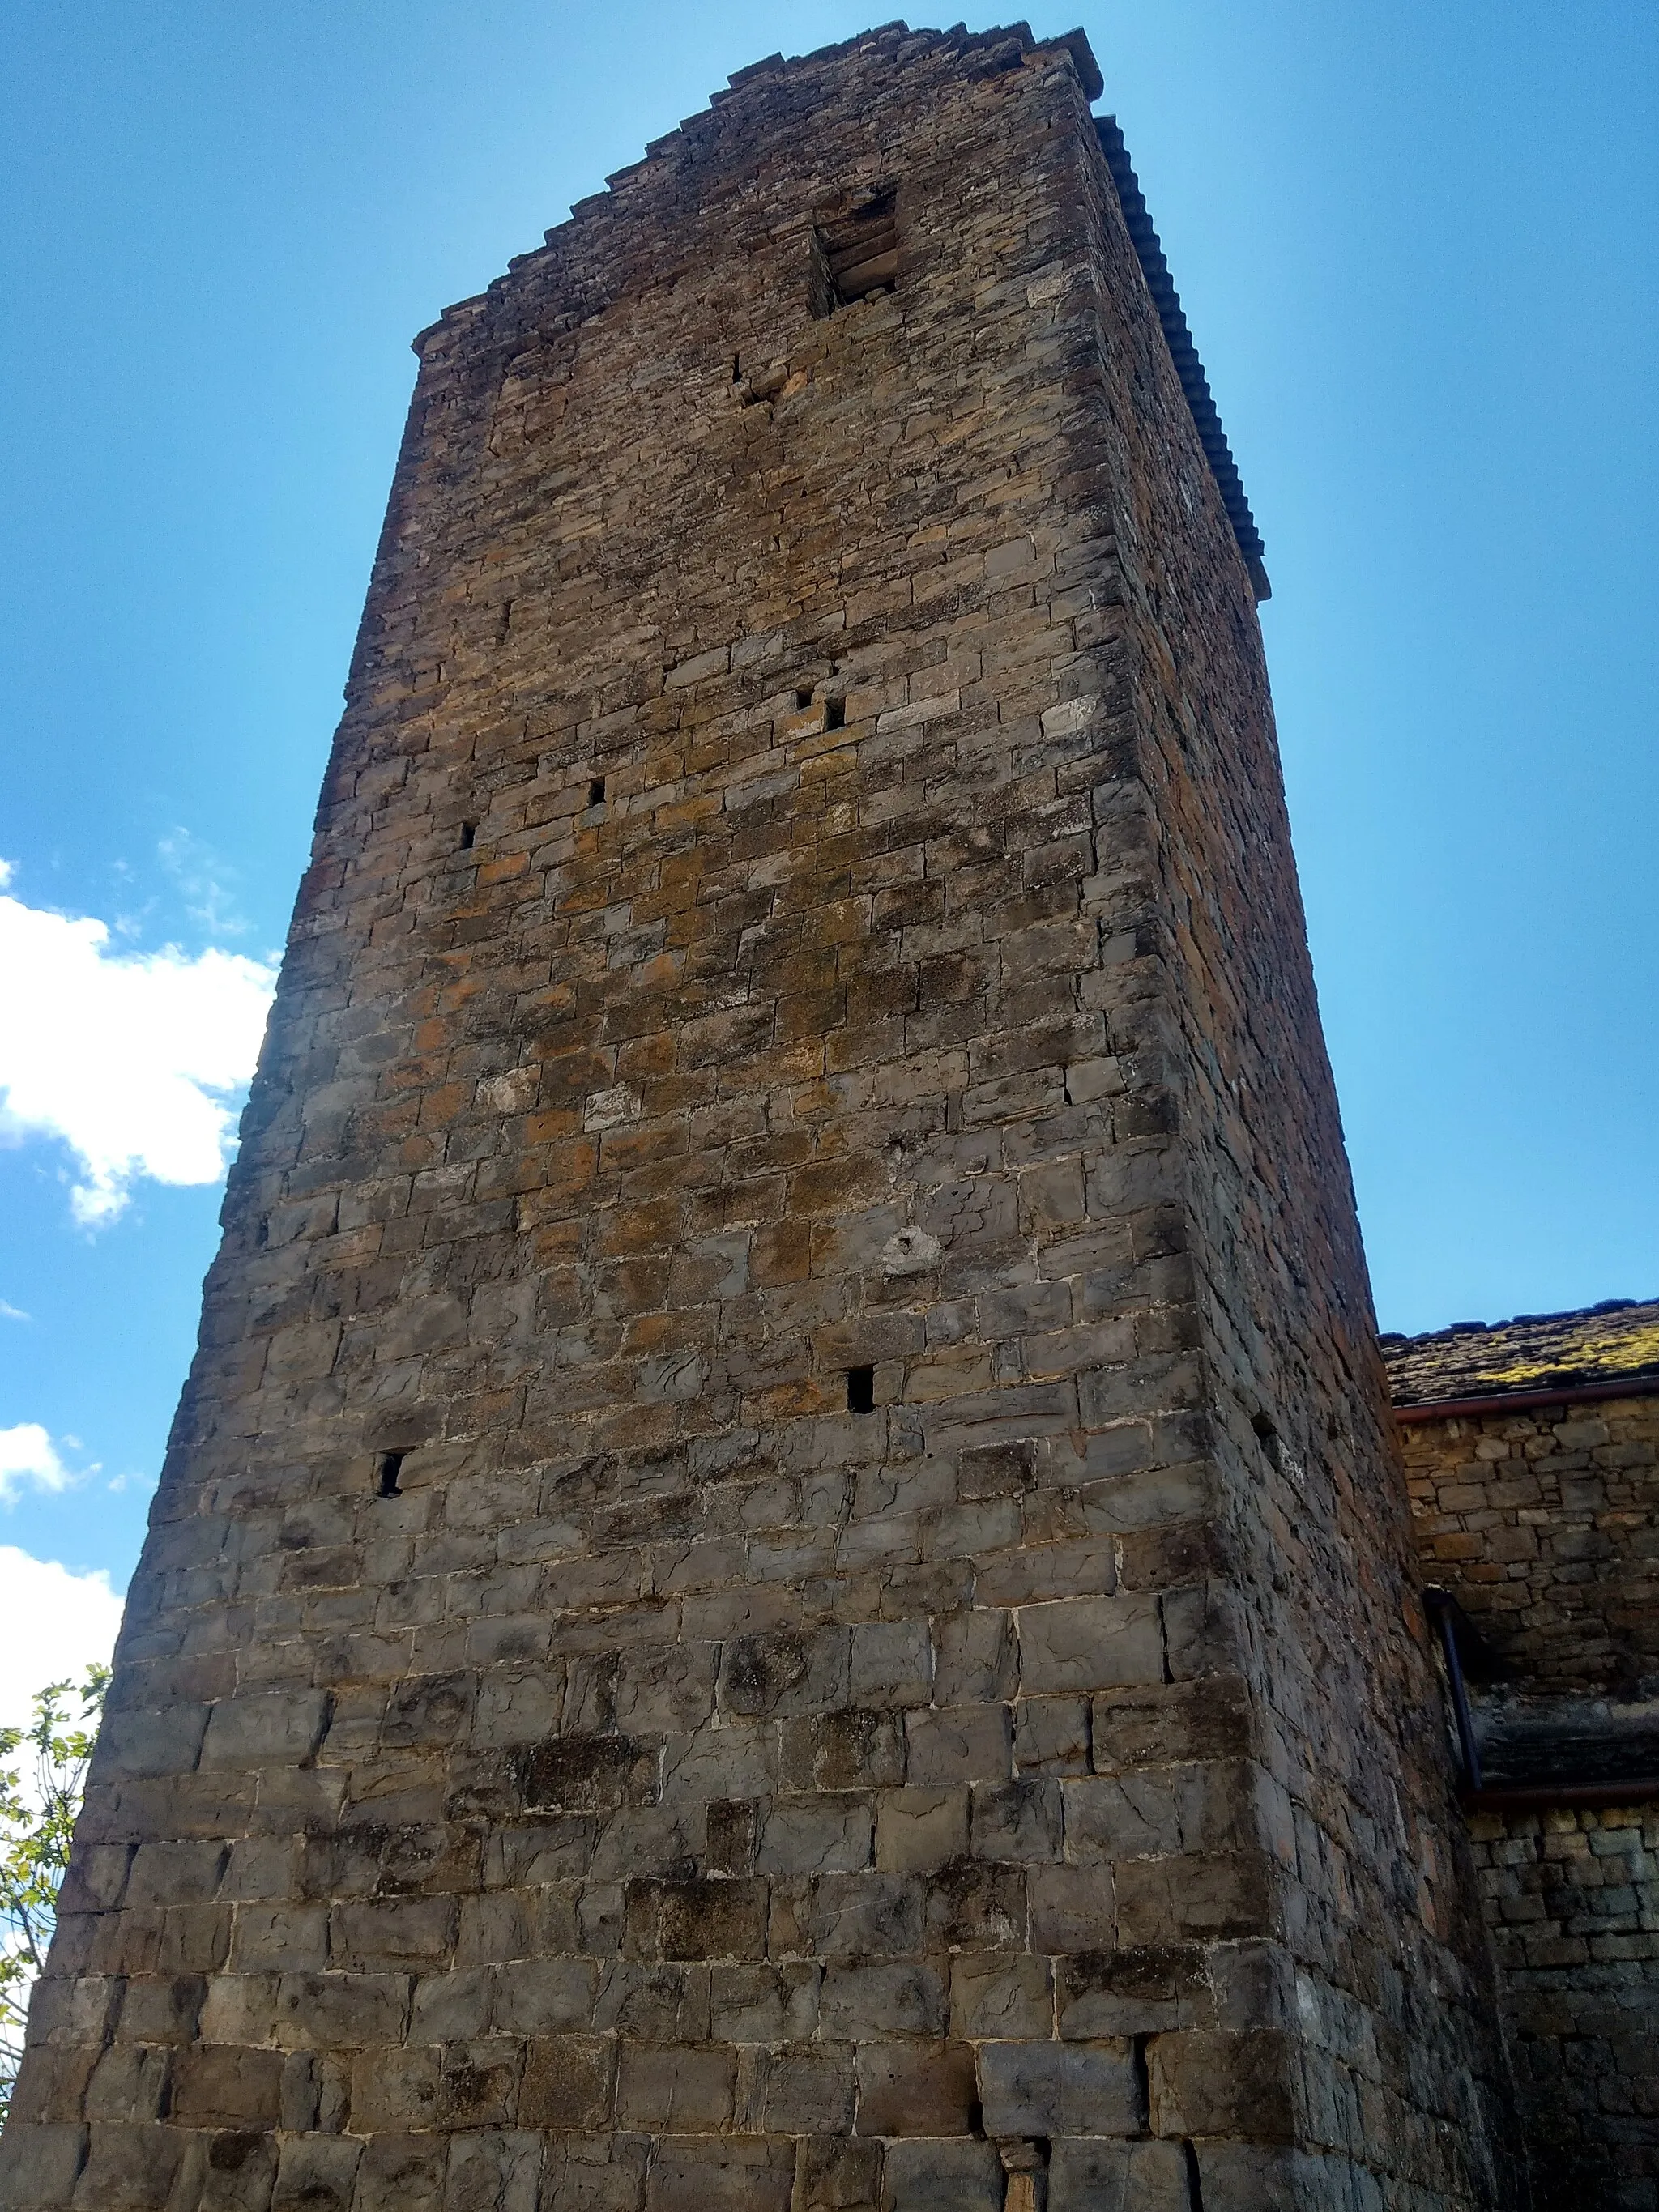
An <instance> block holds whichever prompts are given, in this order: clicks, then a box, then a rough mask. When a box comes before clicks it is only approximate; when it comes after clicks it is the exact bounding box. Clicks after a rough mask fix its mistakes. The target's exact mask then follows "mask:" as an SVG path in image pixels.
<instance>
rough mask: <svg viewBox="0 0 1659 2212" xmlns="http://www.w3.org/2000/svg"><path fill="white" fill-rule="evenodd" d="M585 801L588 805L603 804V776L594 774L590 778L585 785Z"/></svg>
mask: <svg viewBox="0 0 1659 2212" xmlns="http://www.w3.org/2000/svg"><path fill="white" fill-rule="evenodd" d="M587 803H588V805H590V806H603V805H605V778H604V777H603V776H602V775H596V776H594V777H592V779H591V780H590V781H589V783H588V787H587Z"/></svg>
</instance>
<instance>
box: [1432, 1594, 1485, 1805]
mask: <svg viewBox="0 0 1659 2212" xmlns="http://www.w3.org/2000/svg"><path fill="white" fill-rule="evenodd" d="M1423 1601H1424V1603H1425V1605H1426V1606H1427V1607H1428V1608H1429V1611H1430V1612H1431V1613H1432V1614H1433V1615H1434V1623H1435V1626H1436V1627H1437V1629H1438V1630H1439V1631H1440V1649H1441V1650H1442V1651H1443V1653H1444V1654H1445V1659H1446V1676H1447V1680H1449V1682H1450V1684H1451V1698H1452V1715H1453V1717H1454V1719H1455V1721H1456V1723H1457V1748H1458V1750H1459V1752H1460V1753H1461V1754H1462V1760H1463V1782H1464V1786H1465V1787H1466V1788H1468V1789H1470V1790H1478V1789H1479V1788H1480V1745H1479V1744H1478V1743H1477V1742H1476V1741H1475V1740H1474V1717H1473V1715H1472V1714H1471V1713H1470V1711H1469V1700H1468V1692H1467V1691H1466V1690H1465V1689H1464V1687H1463V1662H1462V1660H1461V1659H1460V1658H1459V1657H1458V1656H1457V1627H1456V1620H1455V1615H1456V1612H1457V1601H1456V1600H1455V1598H1454V1597H1453V1596H1452V1595H1451V1593H1450V1592H1449V1590H1443V1589H1433V1588H1432V1587H1431V1588H1430V1589H1425V1591H1424V1593H1423Z"/></svg>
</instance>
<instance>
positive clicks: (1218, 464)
mask: <svg viewBox="0 0 1659 2212" xmlns="http://www.w3.org/2000/svg"><path fill="white" fill-rule="evenodd" d="M1095 130H1096V131H1097V134H1098V137H1099V139H1100V144H1101V150H1102V152H1103V154H1104V155H1105V156H1106V166H1107V167H1108V168H1109V169H1110V171H1111V173H1112V181H1113V183H1114V184H1115V185H1116V186H1117V196H1118V198H1119V200H1120V201H1121V203H1122V206H1123V219H1124V222H1126V223H1127V225H1128V229H1129V238H1130V241H1131V243H1132V244H1133V246H1134V250H1135V258H1137V260H1139V264H1140V269H1141V274H1142V275H1143V276H1145V277H1146V289H1147V290H1148V291H1149V292H1150V293H1151V294H1152V305H1153V306H1154V307H1156V308H1157V310H1158V320H1159V322H1160V323H1162V325H1164V337H1165V338H1166V339H1167V340H1168V342H1169V347H1170V359H1171V360H1172V361H1173V362H1174V363H1175V366H1176V375H1177V376H1178V377H1179V378H1180V379H1181V388H1182V391H1183V392H1185V393H1186V395H1187V404H1188V407H1189V408H1191V410H1192V414H1193V422H1194V425H1195V426H1196V428H1197V430H1198V435H1199V442H1200V444H1201V445H1202V447H1203V448H1204V451H1205V454H1206V457H1207V459H1208V460H1209V464H1210V469H1211V471H1212V474H1213V476H1214V477H1215V480H1216V485H1217V488H1218V490H1219V491H1220V494H1221V503H1222V505H1223V506H1224V507H1225V508H1226V510H1227V520H1229V521H1230V522H1231V524H1232V526H1233V536H1234V537H1235V538H1237V540H1238V550H1239V551H1240V552H1241V553H1242V554H1243V556H1244V565H1245V567H1246V568H1248V569H1249V572H1250V582H1251V585H1252V586H1253V587H1254V588H1255V595H1256V598H1257V599H1271V598H1272V596H1273V587H1272V586H1271V585H1270V584H1269V583H1268V581H1267V569H1266V568H1264V567H1263V566H1262V555H1263V552H1264V550H1265V549H1264V547H1263V545H1262V543H1261V532H1260V531H1259V530H1258V529H1257V528H1256V526H1255V516H1254V515H1253V514H1252V513H1250V502H1249V500H1248V499H1246V498H1245V496H1244V485H1243V480H1242V479H1241V477H1240V476H1239V473H1238V469H1237V465H1236V463H1235V462H1234V460H1233V454H1232V448H1231V446H1229V444H1228V443H1227V434H1226V432H1225V430H1224V429H1223V428H1222V427H1221V417H1220V416H1219V415H1218V413H1217V412H1216V404H1215V401H1214V399H1213V398H1212V396H1211V392H1210V380H1209V379H1208V377H1206V375H1205V374H1204V364H1203V362H1201V361H1200V359H1199V357H1198V349H1197V347H1196V346H1194V343H1193V334H1192V332H1191V331H1189V330H1188V327H1187V317H1186V315H1185V313H1184V312H1183V311H1182V305H1181V295H1180V294H1179V293H1178V292H1177V291H1176V288H1175V285H1174V283H1173V282H1172V280H1171V278H1170V264H1169V263H1168V262H1167V261H1166V260H1165V259H1164V248H1163V247H1162V246H1160V245H1159V244H1158V233H1157V231H1156V230H1154V228H1152V217H1151V216H1150V215H1148V213H1147V212H1146V199H1145V197H1144V196H1143V194H1142V192H1141V189H1140V184H1139V179H1137V177H1136V175H1135V172H1134V164H1133V162H1132V161H1130V159H1129V149H1128V148H1127V146H1126V145H1125V144H1124V143H1123V133H1122V131H1121V130H1120V129H1119V128H1118V121H1117V118H1116V116H1115V115H1098V116H1097V117H1096V118H1095Z"/></svg>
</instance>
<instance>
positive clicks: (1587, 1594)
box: [1401, 1395, 1659, 1695]
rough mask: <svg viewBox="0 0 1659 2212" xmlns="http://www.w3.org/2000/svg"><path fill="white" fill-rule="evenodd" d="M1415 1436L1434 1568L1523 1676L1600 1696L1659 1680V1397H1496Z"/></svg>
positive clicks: (1541, 1686) (1425, 1539)
mask: <svg viewBox="0 0 1659 2212" xmlns="http://www.w3.org/2000/svg"><path fill="white" fill-rule="evenodd" d="M1423 1410H1424V1411H1425V1412H1426V1411H1427V1410H1428V1409H1427V1408H1426V1407H1425V1408H1424V1409H1423ZM1401 1442H1402V1445H1403V1448H1404V1450H1405V1455H1406V1473H1407V1481H1408V1483H1409V1484H1410V1487H1411V1499H1412V1513H1413V1521H1414V1525H1415V1528H1416V1530H1417V1539H1418V1546H1419V1551H1420V1553H1421V1554H1422V1559H1423V1566H1424V1572H1425V1575H1426V1576H1427V1577H1429V1579H1430V1580H1431V1581H1433V1582H1437V1583H1441V1584H1442V1585H1443V1587H1444V1588H1446V1589H1449V1590H1451V1591H1452V1592H1453V1593H1454V1594H1455V1596H1456V1597H1457V1599H1458V1601H1459V1602H1460V1603H1461V1604H1462V1607H1464V1609H1465V1611H1466V1612H1467V1613H1468V1615H1469V1617H1470V1619H1471V1620H1473V1621H1474V1622H1475V1623H1476V1624H1477V1626H1479V1628H1480V1632H1481V1633H1482V1635H1483V1636H1484V1637H1486V1639H1487V1640H1488V1642H1489V1643H1490V1644H1492V1647H1493V1649H1494V1650H1495V1651H1496V1652H1497V1653H1498V1656H1499V1657H1500V1658H1501V1659H1502V1661H1503V1662H1504V1664H1505V1666H1506V1667H1507V1668H1510V1670H1511V1671H1512V1673H1513V1674H1514V1675H1515V1676H1516V1677H1517V1678H1523V1679H1524V1680H1525V1682H1526V1683H1527V1685H1528V1687H1529V1688H1530V1689H1532V1690H1534V1691H1535V1692H1557V1693H1561V1694H1573V1693H1578V1694H1586V1695H1599V1694H1606V1693H1607V1692H1620V1693H1623V1694H1625V1695H1629V1694H1630V1693H1631V1692H1634V1691H1635V1690H1636V1689H1637V1688H1638V1686H1639V1685H1640V1684H1641V1683H1642V1682H1643V1681H1644V1679H1646V1678H1650V1677H1659V1395H1646V1396H1632V1397H1629V1398H1612V1399H1601V1400H1592V1401H1589V1402H1588V1403H1584V1402H1578V1403H1573V1402H1567V1403H1562V1402H1559V1401H1558V1402H1557V1403H1554V1404H1546V1405H1527V1406H1518V1407H1504V1406H1501V1405H1489V1406H1488V1408H1487V1409H1486V1411H1484V1412H1480V1413H1468V1414H1464V1415H1462V1416H1453V1417H1452V1418H1450V1419H1438V1420H1429V1419H1420V1420H1413V1421H1412V1422H1411V1423H1410V1424H1409V1425H1407V1424H1404V1423H1402V1424H1401ZM1656 1686H1659V1682H1656Z"/></svg>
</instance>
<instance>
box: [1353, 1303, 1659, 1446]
mask: <svg viewBox="0 0 1659 2212" xmlns="http://www.w3.org/2000/svg"><path fill="white" fill-rule="evenodd" d="M1381 1349H1382V1352H1383V1362H1384V1364H1385V1365H1386V1366H1387V1368H1388V1370H1389V1389H1390V1390H1391V1392H1392V1393H1393V1396H1394V1401H1395V1413H1397V1414H1398V1416H1399V1418H1400V1419H1401V1420H1402V1421H1407V1422H1414V1421H1425V1420H1449V1419H1453V1418H1454V1417H1455V1416H1458V1415H1462V1414H1466V1413H1467V1414H1480V1413H1496V1412H1502V1411H1504V1410H1508V1409H1513V1410H1515V1411H1517V1412H1518V1411H1521V1410H1522V1409H1523V1408H1524V1407H1533V1406H1542V1405H1548V1404H1565V1403H1569V1402H1576V1401H1580V1400H1584V1399H1591V1398H1603V1399H1606V1398H1638V1397H1645V1396H1648V1395H1652V1394H1653V1393H1654V1392H1656V1391H1659V1300H1655V1299H1649V1300H1645V1301H1638V1300H1636V1299H1633V1298H1608V1299H1605V1300H1604V1301H1603V1302H1602V1303H1601V1304H1600V1305H1595V1306H1583V1307H1578V1308H1576V1309H1574V1310H1571V1311H1569V1312H1565V1313H1553V1314H1517V1315H1516V1317H1515V1318H1514V1320H1512V1321H1504V1322H1491V1323H1488V1322H1456V1323H1455V1324H1454V1326H1453V1327H1452V1328H1443V1329H1436V1330H1433V1331H1431V1332H1430V1333H1429V1334H1426V1335H1423V1336H1384V1337H1383V1339H1382V1340H1381Z"/></svg>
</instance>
